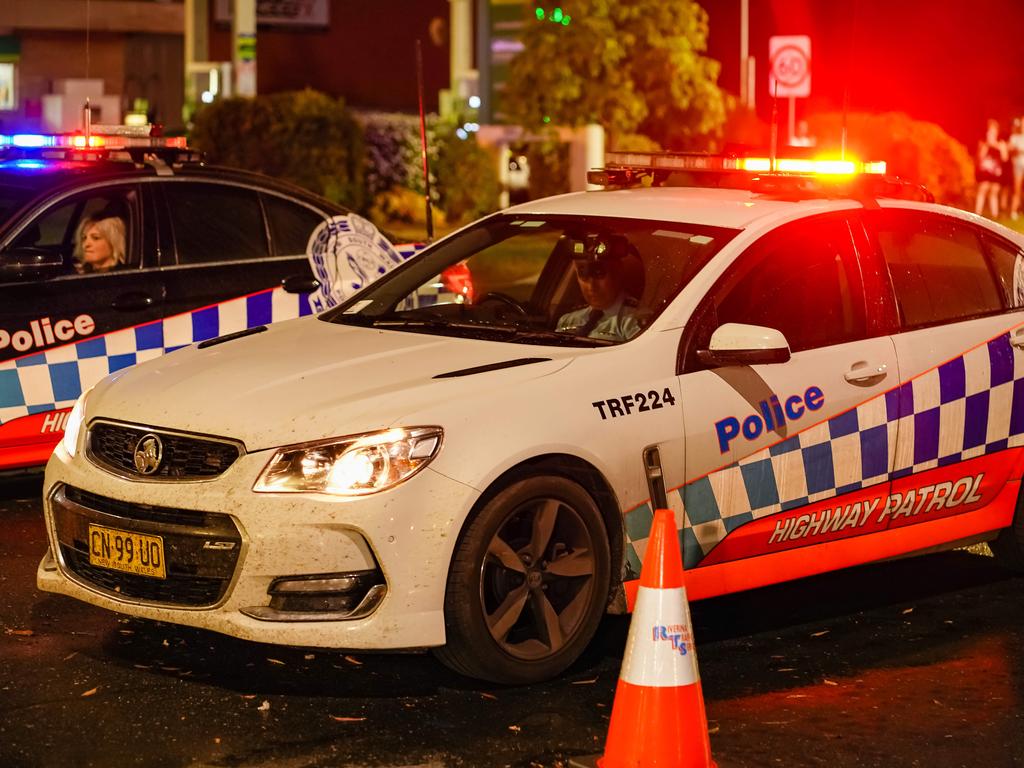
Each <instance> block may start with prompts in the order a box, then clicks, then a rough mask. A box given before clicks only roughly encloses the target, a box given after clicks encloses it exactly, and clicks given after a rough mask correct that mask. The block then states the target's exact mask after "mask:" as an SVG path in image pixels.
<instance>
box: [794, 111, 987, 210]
mask: <svg viewBox="0 0 1024 768" xmlns="http://www.w3.org/2000/svg"><path fill="white" fill-rule="evenodd" d="M808 124H809V126H810V130H811V133H812V134H813V135H814V136H815V137H816V139H817V146H818V148H819V149H821V150H823V151H827V150H832V151H833V152H835V151H838V149H839V148H840V147H841V142H842V125H843V116H842V114H841V113H828V114H821V115H816V116H814V117H811V118H809V119H808ZM846 124H847V136H848V139H847V149H848V152H849V153H850V154H851V155H852V156H853V157H856V158H858V159H860V160H884V161H885V162H886V168H887V172H888V173H890V174H892V175H895V176H900V177H902V178H904V179H907V180H908V181H914V182H916V183H918V184H923V185H924V186H925V187H927V188H928V190H929V191H930V192H931V193H932V194H933V195H935V199H936V200H937V201H938V202H940V203H948V204H950V205H967V204H969V202H970V199H969V196H970V193H971V192H972V190H973V187H974V162H973V160H972V158H971V153H970V152H968V150H967V148H966V147H964V145H963V144H961V143H960V142H958V141H957V140H956V139H954V138H953V137H952V136H950V135H949V134H948V133H946V132H945V131H944V130H942V128H940V127H939V126H938V125H936V124H935V123H929V122H925V121H922V120H914V119H912V118H911V117H909V116H908V115H906V114H904V113H902V112H886V113H884V114H879V115H871V114H865V113H860V112H855V113H852V114H850V115H848V116H847V118H846Z"/></svg>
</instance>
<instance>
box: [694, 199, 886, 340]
mask: <svg viewBox="0 0 1024 768" xmlns="http://www.w3.org/2000/svg"><path fill="white" fill-rule="evenodd" d="M712 304H713V308H714V312H713V315H712V322H711V323H710V324H709V325H707V326H706V327H705V329H704V331H703V332H704V334H705V335H707V336H708V338H710V333H711V332H712V331H713V330H714V328H716V327H718V326H720V325H723V324H725V323H747V324H749V325H760V326H765V327H768V328H775V329H777V330H779V331H782V333H783V334H785V336H786V339H787V341H789V347H790V349H791V350H792V351H793V352H799V351H801V350H805V349H814V348H816V347H822V346H827V345H831V344H841V343H843V342H847V341H853V340H856V339H859V338H864V336H865V335H866V324H865V312H864V300H863V294H862V290H861V283H860V274H859V271H858V269H857V267H856V254H855V251H854V248H853V241H852V237H851V234H850V229H849V226H848V225H847V223H846V220H845V219H844V218H842V217H835V216H829V217H819V218H815V219H807V220H803V221H797V222H792V223H790V224H786V225H784V226H782V227H780V228H778V229H776V230H774V231H773V232H770V233H769V234H767V235H765V236H764V237H762V238H761V239H760V240H758V241H757V242H756V243H754V244H753V245H752V246H751V247H750V248H749V249H748V250H747V251H746V252H745V253H743V254H742V255H741V256H740V257H739V260H738V261H737V262H736V264H735V265H734V267H733V268H732V269H730V270H729V271H728V272H727V273H726V276H725V278H724V279H723V280H722V282H720V283H719V285H718V286H716V288H715V289H714V291H713V295H712ZM707 341H708V339H701V340H700V341H699V342H698V343H699V344H703V345H704V346H706V343H707Z"/></svg>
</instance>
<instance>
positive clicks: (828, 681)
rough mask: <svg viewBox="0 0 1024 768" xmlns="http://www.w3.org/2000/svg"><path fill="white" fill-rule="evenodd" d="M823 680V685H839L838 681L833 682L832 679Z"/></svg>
mask: <svg viewBox="0 0 1024 768" xmlns="http://www.w3.org/2000/svg"><path fill="white" fill-rule="evenodd" d="M824 682H825V685H839V683H836V682H834V681H832V680H825V681H824Z"/></svg>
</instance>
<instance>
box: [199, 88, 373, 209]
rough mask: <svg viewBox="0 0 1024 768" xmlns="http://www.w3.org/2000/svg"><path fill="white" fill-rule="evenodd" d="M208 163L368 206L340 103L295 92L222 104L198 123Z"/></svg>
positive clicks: (358, 150) (353, 126)
mask: <svg viewBox="0 0 1024 768" xmlns="http://www.w3.org/2000/svg"><path fill="white" fill-rule="evenodd" d="M192 143H193V145H194V146H195V147H196V148H197V149H199V150H201V151H202V152H205V153H206V157H207V159H208V160H209V161H210V162H211V163H216V164H218V165H228V166H233V167H236V168H244V169H246V170H250V171H257V172H259V173H265V174H267V175H268V176H274V177H276V178H280V179H284V180H286V181H290V182H292V183H293V184H298V185H299V186H302V187H305V188H307V189H310V190H312V191H314V192H316V193H318V194H321V195H323V196H324V197H326V198H327V199H329V200H333V201H335V202H338V203H341V204H342V205H346V206H348V207H350V208H353V209H355V210H361V209H362V208H363V207H364V205H365V203H366V195H365V185H364V166H363V136H362V130H361V129H360V127H359V125H358V124H357V123H356V122H355V120H353V119H352V117H351V115H350V114H349V112H348V110H347V109H346V108H345V104H344V102H343V101H342V100H341V99H334V98H331V97H330V96H327V95H325V94H322V93H317V92H316V91H311V90H305V91H294V92H289V93H275V94H271V95H267V96H257V97H255V98H251V99H243V98H237V99H225V100H223V101H218V102H214V103H213V104H210V105H208V106H205V107H203V108H202V109H201V110H200V111H199V112H198V113H197V114H196V118H195V126H194V128H193V131H192Z"/></svg>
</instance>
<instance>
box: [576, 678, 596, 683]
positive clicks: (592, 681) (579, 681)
mask: <svg viewBox="0 0 1024 768" xmlns="http://www.w3.org/2000/svg"><path fill="white" fill-rule="evenodd" d="M596 682H597V678H596V677H595V678H592V679H590V680H573V681H572V684H573V685H593V684H594V683H596Z"/></svg>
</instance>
